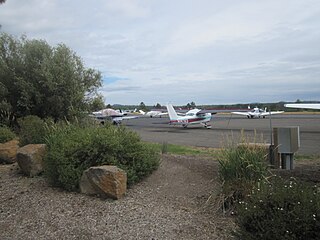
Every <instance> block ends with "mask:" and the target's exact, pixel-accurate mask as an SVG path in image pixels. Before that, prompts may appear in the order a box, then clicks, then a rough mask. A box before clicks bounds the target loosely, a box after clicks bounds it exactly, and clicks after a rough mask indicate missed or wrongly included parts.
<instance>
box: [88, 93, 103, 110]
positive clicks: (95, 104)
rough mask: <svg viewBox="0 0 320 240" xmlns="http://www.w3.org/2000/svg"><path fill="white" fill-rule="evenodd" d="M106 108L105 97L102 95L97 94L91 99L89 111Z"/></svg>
mask: <svg viewBox="0 0 320 240" xmlns="http://www.w3.org/2000/svg"><path fill="white" fill-rule="evenodd" d="M103 108H105V104H104V99H103V96H102V95H100V94H99V95H97V96H96V97H95V98H93V99H91V102H90V103H89V111H90V112H94V111H98V110H101V109H103Z"/></svg>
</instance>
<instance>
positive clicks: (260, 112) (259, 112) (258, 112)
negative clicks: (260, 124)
mask: <svg viewBox="0 0 320 240" xmlns="http://www.w3.org/2000/svg"><path fill="white" fill-rule="evenodd" d="M248 109H250V106H248ZM283 112H284V111H276V112H267V108H265V109H261V108H258V107H255V108H254V109H253V110H251V111H248V112H231V113H233V114H238V115H243V116H247V118H255V117H257V118H260V117H262V118H265V117H266V116H268V115H270V114H271V115H274V114H280V113H283Z"/></svg>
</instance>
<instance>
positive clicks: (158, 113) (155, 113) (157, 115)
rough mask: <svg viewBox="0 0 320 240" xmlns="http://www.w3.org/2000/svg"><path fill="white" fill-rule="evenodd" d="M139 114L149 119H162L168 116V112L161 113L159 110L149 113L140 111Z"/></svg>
mask: <svg viewBox="0 0 320 240" xmlns="http://www.w3.org/2000/svg"><path fill="white" fill-rule="evenodd" d="M139 112H140V113H141V114H142V115H145V116H149V117H151V118H152V117H161V116H163V115H168V113H167V112H161V111H157V110H152V111H149V112H144V111H142V110H139Z"/></svg>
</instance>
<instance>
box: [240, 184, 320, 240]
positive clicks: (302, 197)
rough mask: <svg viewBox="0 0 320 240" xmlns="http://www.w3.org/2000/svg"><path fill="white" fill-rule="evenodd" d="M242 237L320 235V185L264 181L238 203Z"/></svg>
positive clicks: (294, 237) (319, 236)
mask: <svg viewBox="0 0 320 240" xmlns="http://www.w3.org/2000/svg"><path fill="white" fill-rule="evenodd" d="M237 223H238V226H239V228H238V230H237V231H236V232H235V236H237V237H238V238H239V239H292V240H295V239H320V189H319V187H318V186H311V185H307V184H306V183H302V182H297V181H296V180H294V179H290V180H283V179H281V178H276V179H274V180H273V181H272V182H267V181H260V182H258V183H257V185H256V186H255V188H253V190H252V191H251V194H250V196H249V197H247V198H246V200H244V201H240V202H239V204H238V205H237Z"/></svg>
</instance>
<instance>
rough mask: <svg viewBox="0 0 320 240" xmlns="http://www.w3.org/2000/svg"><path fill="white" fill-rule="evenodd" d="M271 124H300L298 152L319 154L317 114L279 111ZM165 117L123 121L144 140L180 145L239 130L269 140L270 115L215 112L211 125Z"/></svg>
mask: <svg viewBox="0 0 320 240" xmlns="http://www.w3.org/2000/svg"><path fill="white" fill-rule="evenodd" d="M271 120H272V121H271V124H272V127H286V126H299V127H300V143H301V147H300V149H299V152H298V153H300V154H320V114H282V115H275V116H272V118H271ZM168 122H169V119H168V118H167V117H162V118H158V117H157V118H149V117H141V118H138V119H132V120H129V121H125V122H124V124H125V125H126V126H128V127H129V128H131V129H133V130H134V131H136V132H138V133H139V134H140V136H141V138H142V140H144V141H150V142H158V143H163V142H167V143H171V144H179V145H189V146H199V147H213V148H219V147H221V146H225V145H226V144H227V143H228V142H229V140H228V139H235V140H239V137H240V133H241V130H243V131H244V134H245V135H246V136H247V137H248V138H249V139H250V141H253V140H252V139H253V137H254V136H256V139H257V142H266V143H270V141H271V139H270V136H271V133H270V120H269V118H260V119H259V118H255V119H248V118H246V117H242V116H235V115H230V114H216V115H213V118H212V120H211V125H212V128H211V129H206V128H203V127H201V126H200V125H189V126H188V128H182V127H181V126H178V125H177V126H172V125H169V124H168Z"/></svg>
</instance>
